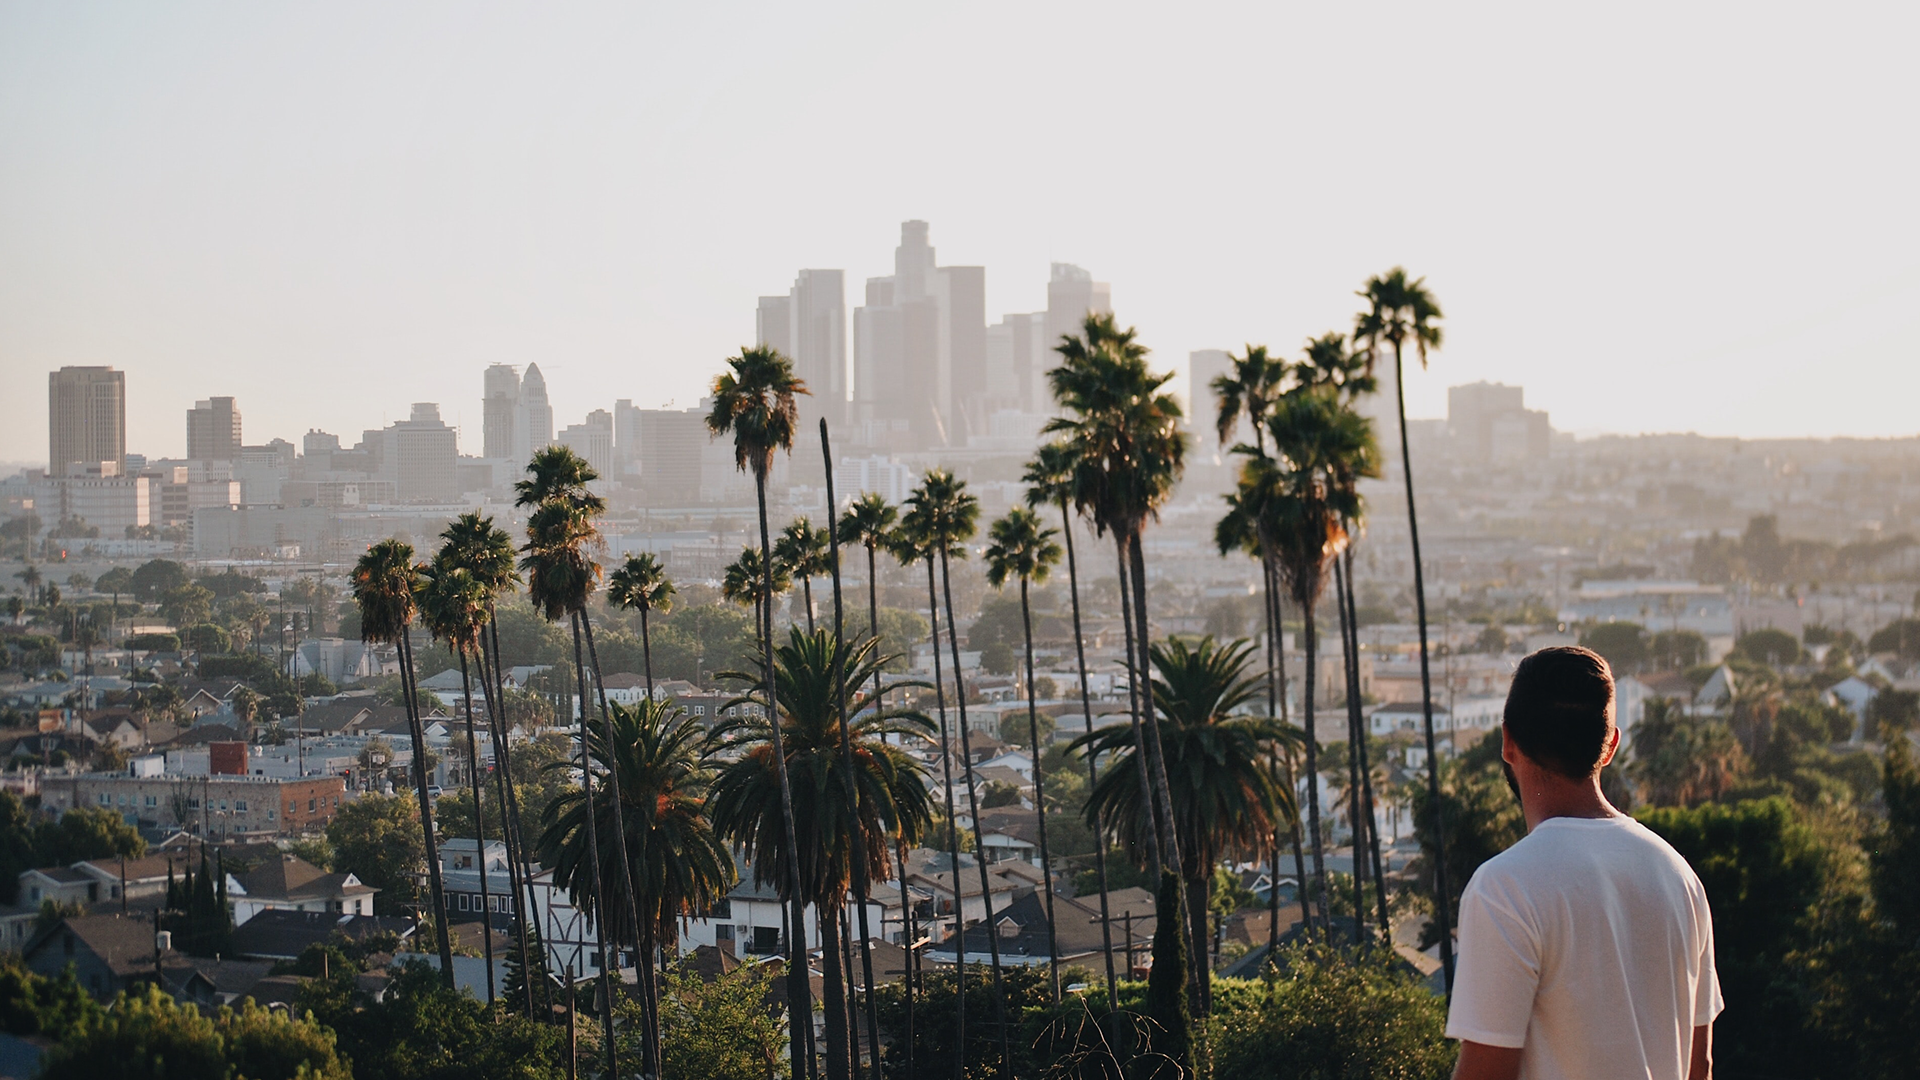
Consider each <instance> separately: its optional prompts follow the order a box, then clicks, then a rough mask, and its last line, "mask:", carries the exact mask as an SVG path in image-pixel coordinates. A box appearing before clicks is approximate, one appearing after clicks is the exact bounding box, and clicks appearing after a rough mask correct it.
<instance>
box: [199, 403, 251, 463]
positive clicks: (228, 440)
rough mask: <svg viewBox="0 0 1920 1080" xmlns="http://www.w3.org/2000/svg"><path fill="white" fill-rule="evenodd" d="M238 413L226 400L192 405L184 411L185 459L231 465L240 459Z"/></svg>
mask: <svg viewBox="0 0 1920 1080" xmlns="http://www.w3.org/2000/svg"><path fill="white" fill-rule="evenodd" d="M240 445H241V439H240V410H239V409H237V408H235V407H234V404H233V399H232V398H230V397H217V398H207V399H206V400H204V401H196V402H194V403H193V408H191V409H189V410H187V457H188V458H189V459H190V460H194V461H232V460H234V459H235V458H237V457H239V456H240Z"/></svg>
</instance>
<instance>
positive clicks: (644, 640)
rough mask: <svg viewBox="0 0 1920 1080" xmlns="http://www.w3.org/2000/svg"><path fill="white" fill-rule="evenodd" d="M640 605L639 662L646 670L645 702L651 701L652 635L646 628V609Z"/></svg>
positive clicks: (645, 606) (646, 606) (645, 605)
mask: <svg viewBox="0 0 1920 1080" xmlns="http://www.w3.org/2000/svg"><path fill="white" fill-rule="evenodd" d="M648 606H649V605H647V604H641V605H640V662H641V663H642V664H644V665H645V666H646V670H647V700H648V701H652V700H653V634H652V633H651V632H650V630H649V628H648V626H647V608H648Z"/></svg>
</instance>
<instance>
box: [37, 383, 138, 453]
mask: <svg viewBox="0 0 1920 1080" xmlns="http://www.w3.org/2000/svg"><path fill="white" fill-rule="evenodd" d="M126 457H127V382H126V375H125V373H124V372H119V371H115V370H114V369H112V368H111V367H63V368H61V369H60V370H58V371H54V372H49V373H48V374H47V474H48V475H50V476H55V477H59V476H66V475H68V474H69V472H71V471H73V467H74V466H75V465H76V464H79V465H81V468H80V469H79V470H78V473H77V474H78V475H82V476H84V475H86V473H87V468H86V465H91V466H92V467H93V469H94V470H95V471H98V470H99V467H100V463H101V462H103V461H105V462H112V463H113V471H114V472H115V473H118V472H119V471H120V468H121V466H122V465H124V464H125V463H126Z"/></svg>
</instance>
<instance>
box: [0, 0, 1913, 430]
mask: <svg viewBox="0 0 1920 1080" xmlns="http://www.w3.org/2000/svg"><path fill="white" fill-rule="evenodd" d="M1917 39H1920V5H1915V4H1913V3H1911V2H1907V3H1885V4H1845V3H1823V4H1818V5H1785V4H1777V3H1742V4H1724V5H1706V4H1686V5H1681V4H1674V3H1670V2H1668V3H1658V4H1632V3H1612V4H1583V5H1567V4H1557V5H1550V4H1538V3H1513V4H1502V5H1493V4H1463V3H1453V4H1406V5H1397V4H1387V3H1374V4H1366V5H1353V4H1339V5H1336V4H1272V3H1261V4H1252V3H1250V4H1244V5H1234V6H1209V5H1200V4H1194V3H1186V4H1178V5H1174V4H1165V3H1161V4H1153V5H1143V6H1138V7H1122V6H1121V5H1117V4H1113V3H1099V4H1086V5H1068V4H1046V3H1023V4H1005V5H1002V4H990V3H978V2H976V3H970V4H944V5H932V4H912V3H891V4H874V5H843V4H823V3H797V4H795V3H788V4H764V5H752V6H748V5H720V4H647V5H637V4H630V3H621V4H604V5H592V4H585V3H569V4H521V5H485V4H477V3H471V2H462V3H457V4H443V5H434V4H424V3H407V4H388V3H382V4H364V5H359V4H348V3H339V2H335V3H328V4H304V5H289V4H271V5H270V4H243V3H227V4H191V3H168V4H85V3H28V2H13V3H7V4H4V5H0V390H4V393H0V402H4V405H0V412H3V413H4V415H3V417H0V460H14V461H40V460H42V459H44V456H45V454H46V446H47V443H46V415H47V413H46V373H47V371H49V370H50V369H52V368H55V367H58V366H59V365H61V364H101V363H105V364H112V365H114V366H116V367H119V368H121V369H123V370H125V371H126V372H127V384H128V392H129V397H130V408H129V417H128V447H129V449H130V450H134V451H137V452H144V453H147V454H149V455H153V456H161V455H178V454H181V453H184V451H185V442H186V435H185V419H184V416H183V413H184V411H185V410H186V409H187V408H188V407H189V406H190V405H191V404H192V402H193V400H194V399H195V398H199V397H206V396H209V395H214V394H232V395H234V396H236V397H238V398H239V399H240V408H241V410H242V412H243V414H244V416H245V422H246V435H247V440H248V441H249V442H261V441H264V440H266V439H268V438H271V437H273V436H282V437H286V438H289V439H293V440H295V441H296V442H297V441H298V439H299V436H300V434H301V433H302V432H304V431H306V430H307V429H308V428H310V427H319V428H323V429H325V430H330V431H333V432H335V433H337V434H340V435H341V436H342V437H343V439H345V441H347V442H352V441H353V440H354V439H355V438H357V436H358V434H359V432H360V431H361V430H362V429H365V428H370V427H377V426H380V425H381V424H382V423H383V422H386V421H390V420H393V419H397V418H400V417H403V416H404V415H405V414H406V411H407V404H408V403H409V402H411V401H438V402H440V403H441V406H442V412H443V415H445V416H446V418H447V419H448V420H449V422H459V423H462V424H464V432H463V449H465V450H468V451H477V449H478V444H479V434H480V432H479V420H480V405H479V399H480V392H481V391H480V387H481V382H480V372H481V369H482V368H483V367H484V366H485V365H487V364H489V363H493V362H506V363H516V364H525V363H527V362H529V361H538V362H539V364H540V366H541V369H542V370H543V371H544V372H546V375H547V381H548V385H549V387H550V388H551V391H552V395H553V401H554V408H555V417H556V421H557V424H562V425H564V424H567V423H574V422H577V421H578V420H579V419H580V418H581V416H582V415H584V413H585V412H586V411H587V410H589V409H592V408H595V407H610V406H611V404H612V401H613V399H615V398H617V397H627V398H632V399H634V400H635V401H636V402H637V403H639V404H641V405H643V406H657V405H660V404H662V403H665V402H667V401H670V400H671V401H673V402H675V403H676V404H678V405H680V406H688V405H692V404H694V403H695V402H696V400H697V399H698V397H699V396H700V394H701V392H702V388H703V385H704V384H705V382H706V381H707V380H708V379H709V378H710V377H711V375H712V374H713V372H714V371H715V369H716V368H717V367H718V366H719V365H720V362H721V361H722V359H723V358H724V357H725V356H727V355H728V354H729V353H730V352H731V351H733V350H735V349H737V348H738V347H739V346H740V345H741V344H743V343H745V342H747V341H748V339H749V338H750V336H751V334H752V332H753V309H754V299H755V297H756V296H757V295H759V294H761V293H768V292H784V291H785V290H786V289H787V287H788V286H789V284H790V283H791V281H792V278H793V272H794V270H795V269H797V268H799V267H803V266H813V267H837V268H844V269H845V270H847V271H848V275H849V278H848V280H849V300H850V301H854V302H857V300H858V290H859V287H860V286H859V283H860V282H861V280H862V279H864V278H866V277H868V276H871V275H876V274H884V273H888V272H890V271H891V260H892V251H893V246H894V244H895V243H896V242H897V238H898V234H899V223H900V222H901V221H902V220H905V219H907V218H924V219H926V220H927V221H929V222H931V223H932V230H933V241H934V243H935V245H936V246H937V248H938V251H939V255H940V261H941V262H943V263H965V264H984V265H985V266H986V267H987V304H988V314H989V319H990V320H991V319H993V318H997V316H998V315H999V314H1000V313H1002V312H1008V311H1032V310H1038V309H1041V308H1043V307H1044V306H1045V296H1046V292H1045V283H1046V277H1047V264H1048V262H1049V261H1053V260H1059V261H1066V262H1074V263H1078V264H1080V265H1082V266H1085V267H1087V268H1089V269H1090V270H1092V271H1093V272H1094V274H1095V276H1096V277H1097V278H1098V279H1100V280H1103V281H1109V282H1111V283H1112V284H1113V299H1114V304H1115V307H1116V308H1117V310H1118V313H1119V314H1120V316H1121V318H1122V320H1123V321H1125V322H1130V323H1133V324H1135V325H1137V326H1138V327H1139V329H1140V332H1141V335H1142V338H1143V339H1144V340H1145V341H1146V342H1147V343H1148V344H1149V345H1151V346H1152V347H1153V348H1154V349H1155V351H1156V353H1157V356H1158V358H1159V360H1160V362H1162V363H1163V364H1168V365H1171V366H1176V367H1178V368H1180V369H1181V370H1182V371H1184V369H1185V364H1186V354H1187V352H1188V351H1189V350H1191V349H1196V348H1207V347H1230V348H1237V347H1238V346H1239V345H1240V344H1242V343H1244V342H1247V341H1255V342H1265V343H1268V344H1270V345H1272V346H1274V347H1276V348H1280V349H1283V350H1286V351H1289V352H1291V351H1294V350H1296V349H1297V347H1298V345H1299V343H1300V342H1301V341H1302V340H1303V339H1304V338H1305V337H1306V336H1307V335H1309V334H1315V333H1319V332H1322V331H1325V330H1327V329H1332V328H1345V327H1346V326H1347V325H1348V323H1349V320H1350V318H1351V314H1352V311H1353V310H1354V305H1355V300H1354V299H1353V297H1352V295H1351V294H1352V291H1353V290H1354V289H1355V288H1357V287H1358V286H1359V285H1360V283H1361V281H1362V280H1363V279H1364V278H1365V277H1366V276H1367V275H1368V274H1370V273H1374V272H1378V271H1381V270H1384V269H1386V268H1388V267H1390V266H1392V265H1395V264H1404V265H1406V266H1407V267H1408V268H1409V269H1410V270H1411V271H1413V272H1415V273H1417V274H1423V275H1425V276H1426V277H1427V279H1428V282H1429V284H1430V285H1431V286H1432V288H1433V289H1434V291H1435V292H1436V294H1437V295H1438V297H1439V299H1440V301H1441V303H1442V304H1443V305H1444V307H1445V309H1446V313H1447V319H1446V324H1445V325H1446V328H1447V337H1448V340H1447V344H1446V348H1445V349H1444V350H1443V351H1442V352H1440V353H1439V354H1438V356H1437V357H1436V358H1435V363H1434V369H1433V371H1432V372H1431V373H1429V374H1428V375H1426V376H1423V377H1422V378H1420V379H1419V380H1418V381H1417V382H1415V381H1413V380H1410V381H1409V390H1410V393H1411V394H1412V396H1413V402H1412V410H1411V411H1412V412H1413V413H1414V414H1415V415H1432V416H1437V415H1441V414H1442V413H1443V412H1444V410H1445V387H1446V386H1448V385H1451V384H1456V383H1461V382H1470V381H1472V380H1475V379H1492V380H1499V381H1505V382H1510V383H1514V382H1517V383H1521V384H1524V385H1525V386H1526V388H1527V400H1528V403H1529V404H1530V405H1532V406H1534V407H1537V408H1545V409H1547V410H1549V411H1550V412H1551V413H1552V417H1553V422H1554V424H1555V426H1556V427H1559V428H1562V429H1571V430H1575V431H1582V432H1585V431H1602V430H1604V431H1625V432H1633V431H1669V430H1697V431H1702V432H1709V433H1716V434H1740V435H1751V436H1761V435H1798V434H1813V435H1828V434H1866V435H1911V434H1914V433H1915V432H1916V431H1920V409H1917V408H1916V405H1917V404H1920V363H1917V362H1916V361H1920V345H1917V344H1916V342H1917V341H1920V243H1916V241H1920V199H1916V195H1915V193H1916V192H1920V176H1916V171H1917V170H1916V168H1915V166H1916V162H1917V161H1920V138H1916V134H1915V133H1916V121H1915V117H1914V110H1915V105H1916V103H1917V102H1920V63H1916V62H1915V61H1914V58H1913V55H1912V45H1913V42H1914V41H1915V40H1917ZM1181 385H1182V386H1183V387H1184V379H1183V380H1182V382H1181Z"/></svg>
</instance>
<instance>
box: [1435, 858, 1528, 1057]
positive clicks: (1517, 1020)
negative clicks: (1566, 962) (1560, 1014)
mask: <svg viewBox="0 0 1920 1080" xmlns="http://www.w3.org/2000/svg"><path fill="white" fill-rule="evenodd" d="M1485 877H1486V875H1484V874H1479V873H1476V874H1475V875H1474V877H1473V880H1472V881H1470V882H1468V883H1467V889H1466V892H1465V894H1463V895H1462V896H1461V897H1460V958H1459V966H1458V969H1457V970H1456V972H1455V974H1454V980H1453V1007H1452V1008H1451V1009H1450V1010H1449V1011H1448V1013H1447V1038H1449V1039H1469V1040H1472V1041H1473V1042H1477V1043H1484V1044H1486V1045H1488V1046H1503V1047H1508V1048H1516V1049H1517V1048H1519V1047H1521V1046H1524V1045H1526V1041H1527V1024H1528V1022H1529V1021H1530V1020H1531V1019H1532V1017H1533V996H1534V992H1535V991H1536V990H1537V989H1538V988H1539V985H1540V937H1539V934H1538V933H1537V932H1536V931H1535V929H1534V928H1533V927H1532V926H1530V925H1529V924H1528V921H1527V920H1526V919H1525V918H1523V917H1522V916H1521V914H1520V912H1519V911H1518V910H1516V908H1515V905H1514V904H1513V903H1512V898H1511V896H1503V895H1501V892H1502V891H1501V890H1499V889H1497V888H1490V887H1489V886H1488V883H1487V881H1486V880H1485Z"/></svg>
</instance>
